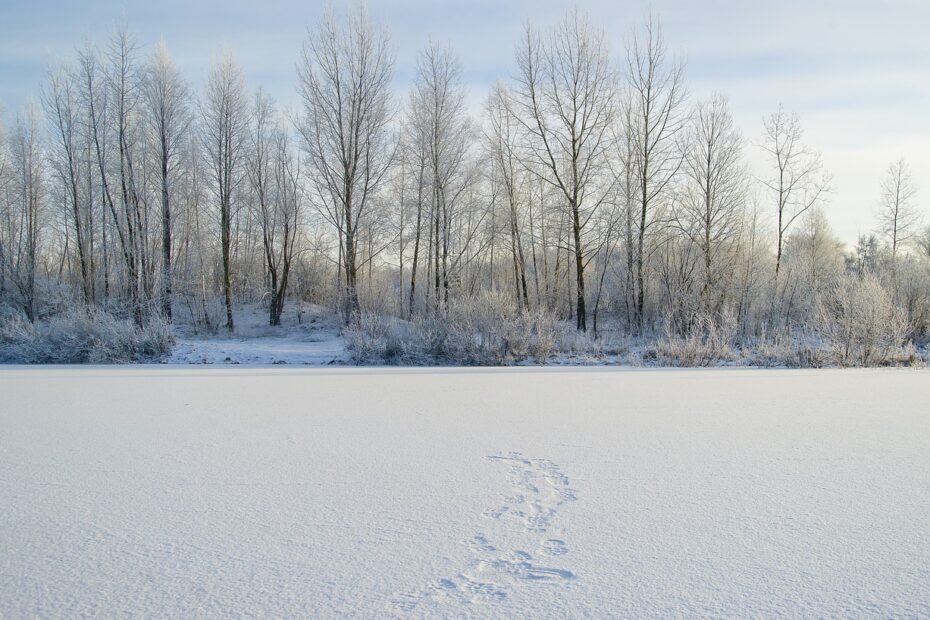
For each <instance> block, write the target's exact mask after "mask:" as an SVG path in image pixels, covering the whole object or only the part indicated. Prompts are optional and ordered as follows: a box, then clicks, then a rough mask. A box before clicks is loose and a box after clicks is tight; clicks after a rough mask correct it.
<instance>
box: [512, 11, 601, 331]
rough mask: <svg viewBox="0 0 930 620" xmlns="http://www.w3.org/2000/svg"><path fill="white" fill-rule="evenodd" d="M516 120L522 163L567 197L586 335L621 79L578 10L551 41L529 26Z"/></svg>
mask: <svg viewBox="0 0 930 620" xmlns="http://www.w3.org/2000/svg"><path fill="white" fill-rule="evenodd" d="M517 67H518V70H517V77H516V80H515V83H514V85H513V88H512V91H511V92H512V97H511V98H510V102H511V106H512V108H511V113H512V114H513V116H514V118H516V119H517V120H518V121H519V123H520V125H521V128H522V130H523V132H524V134H525V140H524V144H523V148H522V149H521V150H522V160H523V161H524V165H525V168H526V170H527V171H529V172H531V173H533V174H535V175H537V176H539V177H540V178H542V179H544V180H545V181H546V182H547V183H549V184H550V185H551V186H553V187H554V188H556V189H557V190H558V192H559V194H560V196H561V200H562V202H563V206H564V212H565V215H566V219H567V220H568V223H569V226H570V234H569V237H570V244H571V252H572V254H573V258H574V260H573V263H574V271H575V319H576V321H575V326H576V328H577V329H578V330H580V331H585V330H587V310H586V307H585V274H584V269H585V263H586V256H585V234H584V233H585V227H586V225H587V224H588V221H589V220H590V218H591V216H592V215H593V213H594V211H596V209H597V208H598V207H599V206H600V204H601V203H602V202H603V200H604V199H605V197H606V195H607V193H608V192H607V191H605V190H604V188H603V179H604V174H605V171H606V170H607V158H608V154H609V148H610V138H611V132H610V129H611V124H612V122H613V119H614V114H615V107H616V94H615V72H614V68H613V66H612V65H611V62H610V52H609V49H608V46H607V42H606V39H605V37H604V32H603V31H602V30H601V29H599V28H596V27H595V26H593V25H592V24H591V23H590V21H589V20H588V18H587V17H586V16H584V15H583V14H581V13H580V12H578V11H577V10H575V11H572V12H570V13H568V14H567V15H566V16H565V17H564V18H563V19H562V20H561V21H560V22H559V24H558V25H557V26H555V27H554V28H553V29H552V30H550V31H549V32H548V33H547V35H546V36H544V37H541V36H540V35H539V33H537V32H536V31H535V30H534V29H533V28H532V27H531V26H529V25H527V27H526V29H525V31H524V35H523V41H522V42H521V44H520V47H519V48H518V50H517Z"/></svg>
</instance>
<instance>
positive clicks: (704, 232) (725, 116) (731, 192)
mask: <svg viewBox="0 0 930 620" xmlns="http://www.w3.org/2000/svg"><path fill="white" fill-rule="evenodd" d="M741 154H742V138H741V136H740V134H739V132H738V131H737V129H736V128H735V127H734V125H733V118H732V116H731V115H730V111H729V109H728V107H727V100H726V98H725V97H724V96H723V95H720V94H716V95H714V96H712V97H711V98H710V99H709V100H707V101H703V102H701V103H699V104H698V105H697V106H696V108H695V110H694V113H693V114H692V117H691V124H690V127H689V135H688V141H687V148H686V152H685V155H684V163H683V166H682V171H683V173H684V176H685V177H686V179H687V183H686V186H685V188H684V192H683V196H682V200H681V201H680V208H679V209H678V210H677V213H676V218H675V219H676V222H677V224H678V226H679V228H680V229H681V230H682V231H683V232H684V233H685V234H686V235H687V236H688V237H689V238H690V240H691V242H692V243H694V244H695V245H696V246H697V247H698V248H699V250H700V253H701V257H702V263H703V271H704V273H703V275H704V278H703V280H704V281H703V284H702V287H701V300H702V303H703V306H704V310H705V311H716V310H718V309H719V304H720V303H721V302H722V296H721V295H719V293H718V291H717V289H718V285H719V284H720V280H721V279H722V278H724V277H726V276H727V274H728V272H729V270H730V267H731V266H732V260H733V259H734V258H735V256H734V250H735V249H736V243H735V240H736V238H737V237H738V235H739V233H740V231H741V228H742V221H741V219H742V213H743V210H744V207H745V201H746V186H745V179H746V170H745V167H744V166H743V164H742V161H741ZM715 295H716V297H715Z"/></svg>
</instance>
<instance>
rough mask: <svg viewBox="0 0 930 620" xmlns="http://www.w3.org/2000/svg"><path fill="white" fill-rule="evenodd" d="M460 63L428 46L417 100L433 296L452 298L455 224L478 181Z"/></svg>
mask: <svg viewBox="0 0 930 620" xmlns="http://www.w3.org/2000/svg"><path fill="white" fill-rule="evenodd" d="M461 73H462V70H461V66H460V64H459V62H458V59H456V57H455V55H454V54H453V52H452V50H451V49H449V48H448V47H442V46H439V45H437V44H435V43H432V44H430V45H428V46H427V47H426V48H425V49H424V50H423V51H421V52H420V55H419V57H418V59H417V74H416V83H415V86H414V94H413V98H412V104H413V105H414V106H415V107H416V108H417V113H416V116H415V118H416V119H417V122H418V123H420V127H419V128H418V133H419V134H421V135H422V136H423V137H424V140H422V141H421V142H420V143H419V144H421V145H422V146H424V147H425V148H426V161H427V173H428V178H429V182H430V201H431V204H432V217H431V222H432V237H431V238H432V248H433V257H432V258H433V278H434V282H433V284H434V299H435V301H436V303H437V304H439V303H440V302H446V301H448V300H449V281H450V276H451V271H452V269H453V267H454V265H453V263H455V262H457V259H458V257H459V256H460V255H456V253H455V249H454V248H453V247H452V242H453V240H452V236H453V222H454V221H455V220H456V217H457V211H458V208H459V206H460V204H461V203H462V201H463V197H464V195H465V192H466V191H467V189H468V188H469V185H470V183H471V181H472V180H473V178H474V177H473V175H472V174H471V173H472V172H473V169H472V168H471V167H470V165H469V164H470V162H469V161H468V148H469V141H470V138H471V135H472V134H471V123H470V121H469V119H468V116H467V114H466V111H465V102H464V86H463V83H462V76H461Z"/></svg>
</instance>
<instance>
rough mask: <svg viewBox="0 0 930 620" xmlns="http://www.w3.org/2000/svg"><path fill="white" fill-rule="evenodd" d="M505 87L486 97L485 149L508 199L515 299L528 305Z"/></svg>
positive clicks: (513, 124)
mask: <svg viewBox="0 0 930 620" xmlns="http://www.w3.org/2000/svg"><path fill="white" fill-rule="evenodd" d="M509 96H510V95H509V93H508V92H507V87H506V86H504V85H503V84H498V85H496V86H495V87H494V90H492V91H491V96H490V97H489V98H488V105H487V112H488V119H489V131H488V135H487V143H488V147H487V148H488V152H489V154H490V156H491V159H492V161H493V162H494V166H493V168H494V170H496V171H497V172H498V174H499V176H500V180H501V183H502V184H503V189H504V195H505V197H506V199H507V214H508V224H509V228H510V252H511V259H512V262H513V274H514V288H515V289H516V291H517V299H518V300H519V302H520V303H521V304H522V305H523V307H525V308H529V303H530V299H529V293H528V292H527V285H526V258H525V256H524V252H523V239H522V229H523V224H522V221H521V220H522V210H523V205H521V194H522V188H521V184H522V173H523V171H522V169H521V167H520V165H519V163H518V158H517V152H516V151H517V148H518V144H517V129H518V125H517V121H516V120H515V119H514V118H513V117H512V116H511V114H510V107H511V106H510V104H509V102H508V97H509Z"/></svg>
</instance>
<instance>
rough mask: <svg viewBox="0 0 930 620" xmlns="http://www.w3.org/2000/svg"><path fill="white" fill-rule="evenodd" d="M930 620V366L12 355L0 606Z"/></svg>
mask: <svg viewBox="0 0 930 620" xmlns="http://www.w3.org/2000/svg"><path fill="white" fill-rule="evenodd" d="M775 615H786V616H801V617H836V616H845V617H882V618H884V617H915V616H927V615H930V374H928V372H926V371H913V370H868V371H839V370H823V371H787V370H688V371H682V370H677V371H676V370H629V369H628V370H615V369H606V368H598V369H545V368H534V369H524V368H510V369H472V370H458V369H407V370H400V369H396V370H385V369H350V368H334V369H317V370H312V369H296V368H292V367H275V368H264V369H259V368H246V367H241V366H240V367H236V368H232V367H223V368H217V367H214V368H204V367H190V366H183V367H182V366H175V367H172V366H168V367H165V366H162V367H154V366H140V367H119V368H116V367H114V368H94V367H81V368H74V367H64V368H44V367H34V368H4V369H2V370H0V617H4V618H6V617H9V618H18V617H34V616H36V617H77V616H105V617H123V616H133V617H137V616H145V617H176V618H192V617H238V616H247V617H254V616H275V617H307V618H310V617H313V618H327V617H336V616H348V617H364V618H375V617H379V618H380V617H481V618H485V617H491V618H544V617H553V618H564V617H596V618H603V617H674V616H683V617H694V616H730V617H733V616H738V617H749V616H763V617H764V616H768V617H771V616H775Z"/></svg>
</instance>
